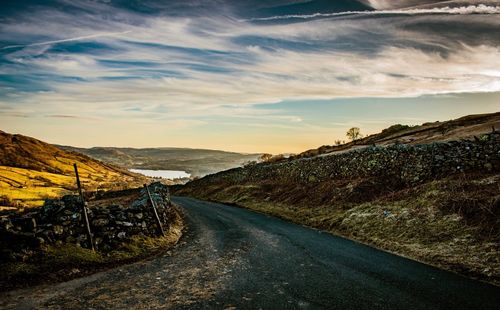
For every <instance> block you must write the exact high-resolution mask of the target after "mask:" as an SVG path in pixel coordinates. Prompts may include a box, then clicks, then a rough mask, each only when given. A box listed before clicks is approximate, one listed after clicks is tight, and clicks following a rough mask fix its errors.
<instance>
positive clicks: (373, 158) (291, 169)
mask: <svg viewBox="0 0 500 310" xmlns="http://www.w3.org/2000/svg"><path fill="white" fill-rule="evenodd" d="M499 142H500V132H498V131H496V132H494V133H491V134H486V135H483V136H481V137H479V138H476V139H475V140H473V141H468V140H463V141H450V142H441V143H432V144H422V145H405V144H399V145H391V146H371V147H366V148H363V149H359V150H353V151H349V152H346V153H341V154H331V155H328V154H326V155H320V156H316V157H312V158H303V159H295V160H283V161H281V162H277V163H268V164H266V163H264V164H255V165H251V166H247V167H243V168H236V169H232V170H228V171H223V172H220V173H217V174H213V175H209V176H207V177H205V178H202V179H199V180H196V181H193V182H190V183H188V185H187V186H188V187H190V186H195V187H196V186H197V187H199V186H203V184H207V185H208V184H213V183H221V182H224V183H228V184H240V183H246V182H255V181H262V180H273V181H275V182H283V183H284V184H286V183H287V182H294V183H314V182H322V181H326V180H340V179H347V180H349V179H356V178H366V177H378V178H386V179H387V180H390V181H391V182H393V183H398V184H402V185H411V184H417V183H420V182H423V181H426V180H430V179H434V178H440V177H443V176H447V175H449V174H454V173H461V172H469V171H498V170H499V167H500V165H499V164H500V150H499Z"/></svg>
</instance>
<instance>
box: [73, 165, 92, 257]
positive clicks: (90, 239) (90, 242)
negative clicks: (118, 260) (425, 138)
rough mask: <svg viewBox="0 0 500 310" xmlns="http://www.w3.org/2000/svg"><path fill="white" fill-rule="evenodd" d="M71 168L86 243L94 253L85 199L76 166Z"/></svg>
mask: <svg viewBox="0 0 500 310" xmlns="http://www.w3.org/2000/svg"><path fill="white" fill-rule="evenodd" d="M73 167H74V168H75V175H76V185H77V186H78V193H79V195H80V203H81V206H82V216H83V219H84V221H85V228H86V229H87V241H88V243H89V244H90V249H92V251H94V250H95V249H94V241H93V240H92V232H91V231H90V224H89V217H88V214H87V203H86V202H85V198H84V197H83V191H82V185H81V184H80V176H79V175H78V168H77V167H76V164H73Z"/></svg>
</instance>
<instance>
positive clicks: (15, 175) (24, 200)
mask: <svg viewBox="0 0 500 310" xmlns="http://www.w3.org/2000/svg"><path fill="white" fill-rule="evenodd" d="M66 162H68V160H66V161H65V163H64V164H63V163H61V162H58V161H51V164H53V165H54V166H56V167H58V168H64V170H65V171H69V172H68V175H62V174H56V173H49V172H41V171H35V170H30V169H24V168H15V167H7V166H0V198H7V199H8V200H9V201H10V205H15V206H23V207H38V206H41V205H43V202H44V200H45V199H47V198H57V197H60V196H62V195H66V194H70V193H76V179H75V177H74V176H72V174H73V166H71V169H70V168H69V167H70V166H69V164H68V163H66ZM78 169H79V172H80V179H81V182H82V186H83V187H84V188H85V189H86V190H97V189H107V188H110V187H111V186H115V184H117V183H120V182H121V184H125V185H127V184H128V183H127V181H128V177H123V176H122V175H120V174H119V173H117V172H114V171H112V172H109V171H107V170H104V169H103V170H102V171H98V170H97V169H94V168H92V167H90V166H88V165H86V164H80V163H79V164H78ZM132 184H134V183H131V185H132ZM3 203H4V204H5V202H3Z"/></svg>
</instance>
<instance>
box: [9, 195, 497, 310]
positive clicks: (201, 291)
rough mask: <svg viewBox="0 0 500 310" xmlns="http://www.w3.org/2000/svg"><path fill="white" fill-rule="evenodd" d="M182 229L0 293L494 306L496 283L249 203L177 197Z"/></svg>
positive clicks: (66, 305) (109, 305)
mask: <svg viewBox="0 0 500 310" xmlns="http://www.w3.org/2000/svg"><path fill="white" fill-rule="evenodd" d="M174 202H175V203H177V204H178V205H180V206H182V207H183V209H184V210H185V213H186V216H187V221H188V225H189V226H190V229H189V230H188V232H187V234H186V236H185V237H183V239H182V242H181V243H180V244H179V245H177V246H176V247H175V248H174V249H172V250H171V251H169V252H167V253H165V254H164V255H161V256H159V257H155V258H153V259H151V260H148V261H144V262H139V263H135V264H132V265H128V266H123V267H121V268H117V269H113V270H109V271H106V272H101V273H98V274H95V275H92V276H89V277H85V278H81V279H76V280H72V281H69V282H66V283H61V284H57V285H52V286H42V287H36V288H31V289H26V290H19V291H14V292H10V293H8V294H3V295H0V308H6V309H9V308H17V309H32V308H40V309H73V310H75V309H159V308H164V309H198V308H206V309H260V308H261V309H495V308H496V309H498V306H499V305H500V288H499V287H495V286H491V285H487V284H484V283H481V282H477V281H472V280H468V279H466V278H463V277H460V276H458V275H455V274H452V273H449V272H445V271H442V270H439V269H436V268H433V267H430V266H427V265H423V264H420V263H418V262H414V261H411V260H408V259H405V258H402V257H398V256H395V255H392V254H389V253H385V252H382V251H379V250H376V249H373V248H370V247H368V246H364V245H360V244H358V243H355V242H353V241H349V240H346V239H343V238H340V237H336V236H333V235H330V234H328V233H324V232H320V231H317V230H313V229H309V228H305V227H301V226H298V225H294V224H291V223H288V222H285V221H282V220H279V219H276V218H273V217H269V216H265V215H262V214H257V213H254V212H251V211H248V210H244V209H240V208H235V207H230V206H225V205H221V204H215V203H209V202H203V201H199V200H195V199H191V198H181V197H176V198H174Z"/></svg>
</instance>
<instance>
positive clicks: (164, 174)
mask: <svg viewBox="0 0 500 310" xmlns="http://www.w3.org/2000/svg"><path fill="white" fill-rule="evenodd" d="M129 170H130V171H131V172H135V173H140V174H143V175H145V176H147V177H152V178H164V179H170V180H173V179H181V178H189V177H190V176H191V174H189V173H187V172H186V171H180V170H146V169H129Z"/></svg>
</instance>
